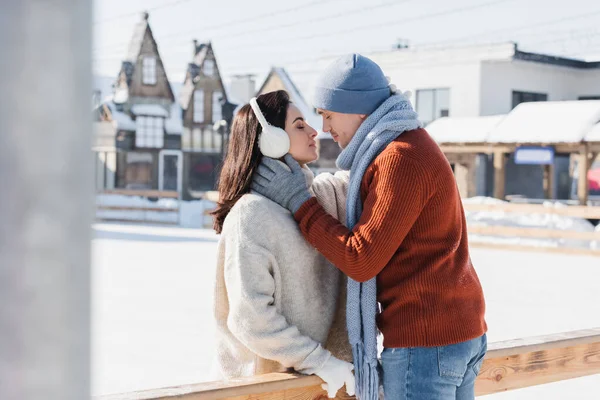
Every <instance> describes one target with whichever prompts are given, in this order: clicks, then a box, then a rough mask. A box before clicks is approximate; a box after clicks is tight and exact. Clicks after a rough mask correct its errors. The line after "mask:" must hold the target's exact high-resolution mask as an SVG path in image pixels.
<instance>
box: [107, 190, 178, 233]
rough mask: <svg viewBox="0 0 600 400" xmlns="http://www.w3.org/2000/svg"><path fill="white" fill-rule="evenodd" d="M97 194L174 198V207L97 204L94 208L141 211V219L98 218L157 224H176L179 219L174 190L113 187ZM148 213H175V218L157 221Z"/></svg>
mask: <svg viewBox="0 0 600 400" xmlns="http://www.w3.org/2000/svg"><path fill="white" fill-rule="evenodd" d="M97 194H98V195H120V196H128V197H141V198H144V199H148V198H152V199H174V200H176V201H175V203H174V204H175V206H174V207H158V206H150V205H145V206H126V205H103V204H98V205H97V206H96V209H97V210H98V211H139V212H142V213H143V214H142V215H143V218H142V219H128V218H125V217H123V218H120V217H114V218H113V217H101V218H98V219H100V220H104V221H106V220H108V221H119V222H152V223H157V224H175V225H178V224H179V221H180V202H179V193H177V192H176V191H166V190H128V189H113V190H104V191H101V192H98V193H97ZM148 213H161V214H162V213H176V214H177V218H176V219H175V220H174V221H168V222H165V221H158V220H153V219H151V218H149V217H148Z"/></svg>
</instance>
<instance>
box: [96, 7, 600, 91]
mask: <svg viewBox="0 0 600 400" xmlns="http://www.w3.org/2000/svg"><path fill="white" fill-rule="evenodd" d="M145 10H147V11H148V12H149V13H150V19H149V22H150V26H151V28H152V31H153V34H154V36H155V39H156V40H157V43H158V48H159V53H160V55H161V57H162V59H163V63H164V65H165V68H166V70H167V74H168V76H169V79H170V80H171V81H172V82H182V81H183V78H184V76H185V70H186V67H187V64H188V63H189V62H190V61H191V58H192V40H193V39H198V40H199V41H201V42H202V41H209V40H210V41H211V42H212V44H213V48H214V51H215V54H216V57H217V62H218V64H219V69H220V71H221V74H222V75H223V78H224V79H225V80H228V79H229V78H231V77H232V76H233V75H236V74H255V75H256V78H257V82H258V83H259V84H260V82H261V79H264V77H265V76H266V74H267V73H268V71H269V70H270V68H271V67H272V66H281V67H285V68H287V69H288V70H291V71H295V72H294V74H293V75H295V74H302V73H307V74H309V73H314V72H315V68H317V66H316V64H317V63H316V61H317V60H318V59H319V58H321V57H326V56H331V55H337V54H343V53H350V52H360V53H362V54H367V55H368V54H369V53H370V52H376V51H383V50H391V49H392V48H393V47H394V46H395V44H396V43H398V42H399V41H403V42H405V43H408V44H409V46H411V47H419V46H432V45H435V46H456V45H465V44H475V43H478V44H479V43H499V42H508V41H515V42H518V43H519V48H520V49H522V50H526V51H534V52H542V53H547V54H555V55H561V56H566V57H573V58H584V59H593V60H600V2H598V1H597V0H570V1H564V0H455V1H447V0H293V1H290V0H288V1H281V0H280V1H275V0H253V1H247V0H230V1H227V0H221V1H214V0H213V1H209V0H96V1H95V3H94V17H93V20H94V25H93V28H94V45H93V63H94V73H95V74H96V75H98V76H110V77H114V76H116V74H117V73H118V71H119V69H120V64H121V60H122V59H123V58H124V56H125V54H126V51H127V47H128V44H129V41H130V39H131V36H132V32H133V28H134V25H135V24H136V23H137V22H138V21H139V20H140V18H141V13H142V12H143V11H145ZM313 62H314V65H313ZM300 65H301V66H302V67H299V66H300Z"/></svg>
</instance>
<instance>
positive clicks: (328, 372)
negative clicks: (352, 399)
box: [315, 356, 354, 399]
mask: <svg viewBox="0 0 600 400" xmlns="http://www.w3.org/2000/svg"><path fill="white" fill-rule="evenodd" d="M353 369H354V365H352V364H350V363H348V362H346V361H342V360H339V359H337V358H335V357H334V356H331V357H330V358H329V360H327V362H326V363H325V365H323V367H322V368H321V369H320V370H318V371H317V372H315V375H317V376H319V377H320V378H321V379H323V380H324V381H325V383H324V384H322V385H321V387H322V388H323V390H325V391H326V392H327V396H328V397H329V398H330V399H333V398H335V396H336V394H337V392H338V390H340V389H341V388H342V387H343V386H344V384H346V393H348V394H349V395H350V396H354V374H353V373H352V370H353Z"/></svg>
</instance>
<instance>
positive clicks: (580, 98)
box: [579, 96, 600, 100]
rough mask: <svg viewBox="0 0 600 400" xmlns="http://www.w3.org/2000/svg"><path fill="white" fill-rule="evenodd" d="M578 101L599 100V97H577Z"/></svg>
mask: <svg viewBox="0 0 600 400" xmlns="http://www.w3.org/2000/svg"><path fill="white" fill-rule="evenodd" d="M579 100H600V96H579Z"/></svg>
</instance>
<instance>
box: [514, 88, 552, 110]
mask: <svg viewBox="0 0 600 400" xmlns="http://www.w3.org/2000/svg"><path fill="white" fill-rule="evenodd" d="M547 100H548V94H546V93H534V92H519V91H517V90H513V92H512V108H515V107H516V106H518V105H519V104H521V103H530V102H532V101H547Z"/></svg>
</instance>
